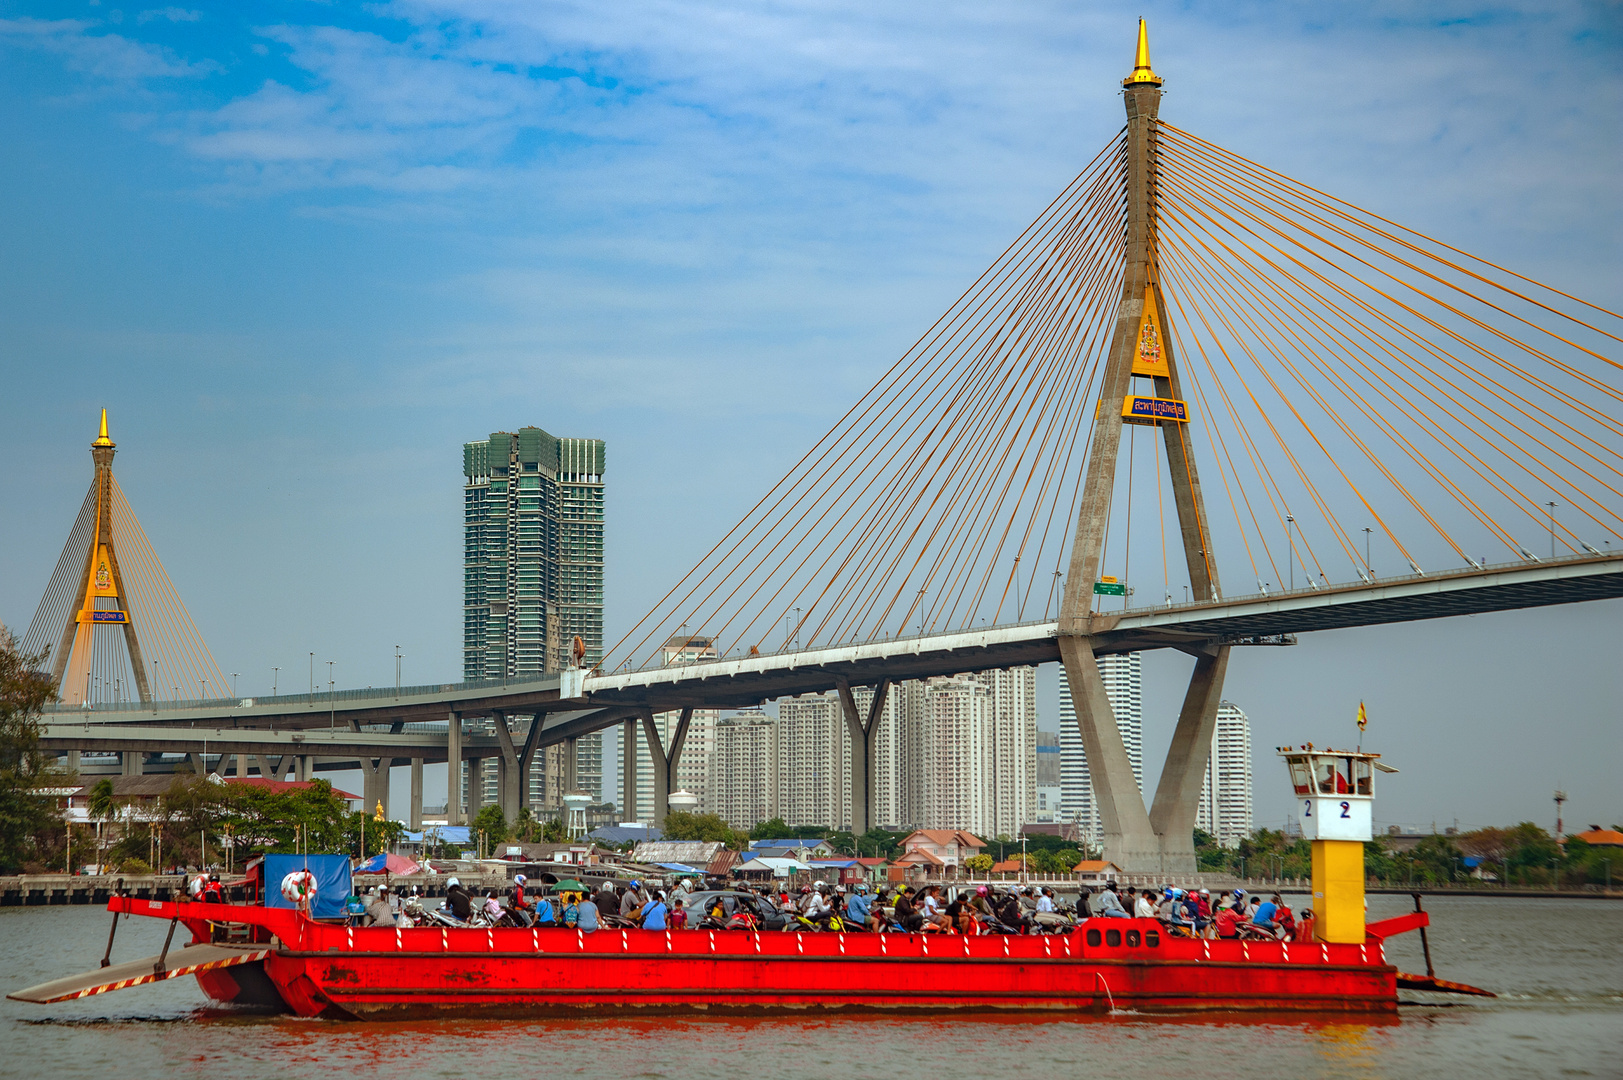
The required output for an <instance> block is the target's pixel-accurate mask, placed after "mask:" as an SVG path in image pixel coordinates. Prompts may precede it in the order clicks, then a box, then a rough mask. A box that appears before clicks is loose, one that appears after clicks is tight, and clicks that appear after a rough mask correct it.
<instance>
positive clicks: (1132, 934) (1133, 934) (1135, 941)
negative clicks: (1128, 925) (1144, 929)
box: [1127, 930, 1140, 949]
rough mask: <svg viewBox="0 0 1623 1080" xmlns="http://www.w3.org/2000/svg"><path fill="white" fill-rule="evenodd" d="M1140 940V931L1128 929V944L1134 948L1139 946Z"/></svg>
mask: <svg viewBox="0 0 1623 1080" xmlns="http://www.w3.org/2000/svg"><path fill="white" fill-rule="evenodd" d="M1139 941H1140V937H1139V933H1138V931H1137V930H1129V931H1127V944H1128V946H1129V947H1131V948H1134V949H1136V948H1138V946H1139Z"/></svg>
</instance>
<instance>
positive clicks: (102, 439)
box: [90, 409, 116, 446]
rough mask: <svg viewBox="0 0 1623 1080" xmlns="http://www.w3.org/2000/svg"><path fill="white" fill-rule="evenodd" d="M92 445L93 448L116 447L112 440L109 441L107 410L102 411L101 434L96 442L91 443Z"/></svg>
mask: <svg viewBox="0 0 1623 1080" xmlns="http://www.w3.org/2000/svg"><path fill="white" fill-rule="evenodd" d="M90 445H91V446H114V445H116V444H115V443H114V442H113V440H112V439H109V438H108V437H107V410H106V409H103V410H102V411H101V434H100V435H98V436H96V441H95V442H93V443H91V444H90Z"/></svg>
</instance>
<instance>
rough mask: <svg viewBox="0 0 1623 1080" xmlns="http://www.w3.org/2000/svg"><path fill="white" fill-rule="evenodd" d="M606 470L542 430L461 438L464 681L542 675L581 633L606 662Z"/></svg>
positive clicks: (577, 445) (580, 448)
mask: <svg viewBox="0 0 1623 1080" xmlns="http://www.w3.org/2000/svg"><path fill="white" fill-rule="evenodd" d="M603 469H604V461H603V440H601V439H559V438H555V437H553V436H552V435H549V434H547V433H546V432H545V431H543V430H541V429H540V428H537V427H522V428H519V429H518V431H517V432H506V431H498V432H496V433H494V434H493V435H491V436H490V437H489V438H488V439H484V440H481V441H479V442H471V443H466V444H464V445H463V447H462V473H463V477H464V478H465V483H464V485H463V495H462V500H463V503H462V505H463V525H464V531H463V572H464V573H463V605H462V607H463V610H462V617H463V623H462V627H463V630H462V675H463V678H465V679H503V678H508V679H524V678H539V677H541V676H542V675H547V674H550V673H552V672H555V671H558V670H559V669H561V668H562V667H563V664H564V660H565V659H566V658H567V656H568V654H569V649H570V646H571V644H572V643H573V641H574V639H575V638H576V637H579V638H580V639H581V640H582V641H583V642H584V643H585V645H586V663H587V665H588V666H591V665H595V664H597V663H598V662H599V661H600V660H602V658H603Z"/></svg>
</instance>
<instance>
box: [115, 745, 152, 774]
mask: <svg viewBox="0 0 1623 1080" xmlns="http://www.w3.org/2000/svg"><path fill="white" fill-rule="evenodd" d="M118 760H119V764H120V765H122V766H123V768H124V775H125V776H143V775H145V774H146V754H144V753H142V752H141V751H139V750H125V751H123V752H122V753H120V754H119V755H118Z"/></svg>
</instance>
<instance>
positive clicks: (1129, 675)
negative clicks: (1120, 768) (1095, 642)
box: [1059, 652, 1144, 843]
mask: <svg viewBox="0 0 1623 1080" xmlns="http://www.w3.org/2000/svg"><path fill="white" fill-rule="evenodd" d="M1099 675H1100V677H1101V678H1102V679H1103V680H1104V684H1105V696H1106V697H1107V698H1109V699H1110V708H1111V710H1112V711H1113V712H1114V713H1115V714H1116V727H1117V729H1119V730H1120V731H1121V739H1122V743H1123V744H1124V745H1125V746H1126V747H1127V760H1128V761H1130V762H1131V763H1132V766H1133V782H1134V783H1135V784H1137V785H1138V790H1139V792H1140V793H1141V794H1142V792H1143V791H1144V668H1143V661H1142V658H1141V657H1140V656H1139V654H1138V653H1136V652H1135V653H1122V654H1119V655H1114V656H1101V657H1099ZM1059 738H1060V786H1061V793H1060V817H1061V819H1062V820H1064V821H1074V822H1076V823H1077V824H1078V825H1079V826H1081V828H1082V833H1083V835H1084V836H1085V837H1086V838H1087V839H1088V840H1089V842H1091V843H1098V842H1099V840H1100V836H1101V834H1102V833H1103V825H1102V823H1101V821H1100V818H1099V808H1098V805H1097V804H1096V803H1095V801H1094V798H1093V781H1092V779H1091V777H1090V776H1089V774H1088V754H1087V751H1086V750H1085V749H1083V746H1082V732H1081V729H1080V728H1079V727H1078V726H1077V723H1076V707H1075V706H1074V705H1073V704H1072V702H1071V686H1070V683H1069V682H1068V681H1067V680H1066V677H1065V669H1064V668H1063V667H1061V668H1060V673H1059Z"/></svg>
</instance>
